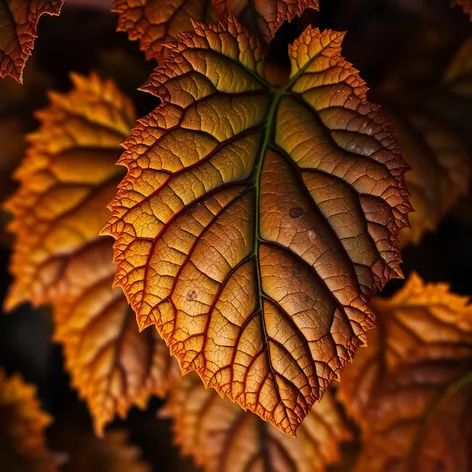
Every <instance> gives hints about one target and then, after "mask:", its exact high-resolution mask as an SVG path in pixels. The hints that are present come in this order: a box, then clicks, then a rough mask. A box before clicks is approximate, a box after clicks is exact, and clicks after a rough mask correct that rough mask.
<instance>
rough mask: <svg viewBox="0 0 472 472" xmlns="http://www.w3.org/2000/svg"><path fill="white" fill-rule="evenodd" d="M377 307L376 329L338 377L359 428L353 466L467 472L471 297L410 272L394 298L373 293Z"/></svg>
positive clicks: (379, 471)
mask: <svg viewBox="0 0 472 472" xmlns="http://www.w3.org/2000/svg"><path fill="white" fill-rule="evenodd" d="M374 308H375V312H376V314H377V325H378V329H377V330H373V331H371V332H370V333H369V336H368V340H369V347H368V348H366V349H362V350H360V351H359V353H358V354H357V356H356V358H355V362H353V364H352V365H349V366H348V367H347V368H346V369H345V371H344V373H343V375H342V380H341V382H340V399H341V400H342V401H343V403H344V404H345V406H346V408H347V411H348V413H349V414H350V415H351V416H352V417H353V418H354V419H355V420H356V421H357V422H358V424H360V427H361V431H362V446H363V448H362V452H361V455H360V458H359V462H358V464H357V467H356V468H355V470H356V471H358V472H361V471H365V470H368V471H372V472H384V471H385V470H394V471H396V472H412V471H421V472H433V471H437V470H443V471H445V472H454V471H458V470H464V471H465V470H468V469H469V468H470V440H471V438H472V429H471V426H472V425H471V422H470V418H471V413H472V401H471V399H472V374H471V373H472V370H471V368H472V305H470V300H469V298H468V297H464V296H459V295H456V294H454V293H452V292H451V291H450V289H449V286H448V285H447V284H444V283H435V284H433V283H430V284H427V283H425V282H423V280H422V279H421V278H420V277H419V276H418V275H416V274H412V275H411V276H410V278H409V279H408V281H407V283H406V284H405V285H404V287H403V288H402V289H401V290H399V291H398V292H397V293H396V294H395V295H393V297H392V298H390V299H380V298H376V299H375V302H374ZM389 468H390V469H389Z"/></svg>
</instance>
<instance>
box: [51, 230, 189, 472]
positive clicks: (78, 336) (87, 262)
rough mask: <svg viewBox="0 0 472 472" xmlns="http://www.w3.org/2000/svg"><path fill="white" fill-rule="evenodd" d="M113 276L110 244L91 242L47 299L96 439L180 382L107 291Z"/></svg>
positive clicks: (149, 334) (154, 340)
mask: <svg viewBox="0 0 472 472" xmlns="http://www.w3.org/2000/svg"><path fill="white" fill-rule="evenodd" d="M114 273H115V266H114V264H113V261H112V247H111V244H110V241H109V240H108V238H106V239H103V240H102V241H97V242H94V243H92V244H90V245H88V246H85V247H84V248H82V249H81V250H80V252H79V253H78V254H76V255H75V256H73V257H71V258H70V260H69V261H68V263H67V267H66V269H65V270H64V271H63V273H62V275H61V282H60V284H59V287H58V289H59V293H58V295H57V296H56V297H55V298H54V300H53V306H54V308H55V318H54V321H55V326H56V329H55V335H54V338H55V340H56V341H59V342H61V343H62V344H63V346H64V354H65V362H66V367H67V369H68V371H69V372H70V374H71V378H72V383H73V385H74V387H76V388H77V390H78V391H79V393H80V395H81V396H82V397H83V398H85V399H86V400H87V402H88V406H89V409H90V412H91V414H92V417H93V418H94V426H95V430H96V432H97V434H99V435H100V434H101V433H102V431H103V428H104V426H105V424H106V423H108V422H109V421H110V420H112V419H113V417H114V416H115V415H116V414H118V415H120V416H121V417H125V416H126V414H127V412H128V409H129V408H130V406H131V405H135V406H138V407H140V408H145V407H146V405H147V402H148V399H149V396H150V395H151V394H154V395H165V394H166V393H167V389H168V388H169V386H170V385H172V384H173V383H174V382H176V381H177V380H178V379H180V371H179V368H178V364H177V362H175V360H173V359H172V358H171V357H170V355H169V350H168V348H167V346H166V345H165V344H164V343H163V342H162V340H161V339H160V337H159V335H158V334H157V331H156V330H147V331H145V332H144V333H139V331H138V327H137V325H136V318H135V315H134V313H133V312H132V311H131V309H130V308H129V306H128V303H127V302H126V298H125V297H124V296H123V293H122V292H121V290H116V289H115V290H113V289H112V288H111V287H112V282H113V276H114ZM84 470H85V469H84ZM97 470H98V469H97Z"/></svg>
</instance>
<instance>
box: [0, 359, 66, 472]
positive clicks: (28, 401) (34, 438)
mask: <svg viewBox="0 0 472 472" xmlns="http://www.w3.org/2000/svg"><path fill="white" fill-rule="evenodd" d="M0 412H1V422H0V425H1V433H0V434H1V438H2V441H1V446H0V448H1V449H0V450H1V454H0V469H1V470H3V471H13V470H15V471H16V470H18V471H20V470H21V471H23V472H27V471H31V472H33V471H34V472H53V471H56V470H58V469H57V464H58V462H57V457H56V455H54V454H52V453H51V452H50V451H49V450H48V448H47V445H46V439H45V435H44V431H45V429H46V428H47V427H48V426H49V424H50V423H51V421H52V418H51V417H50V416H49V415H48V414H47V413H45V412H44V411H42V410H41V407H40V405H39V402H38V400H37V398H36V387H34V386H33V385H29V384H25V383H24V381H23V379H22V378H21V376H20V375H18V374H14V375H12V376H11V377H10V378H7V376H6V374H5V372H4V371H3V369H1V368H0Z"/></svg>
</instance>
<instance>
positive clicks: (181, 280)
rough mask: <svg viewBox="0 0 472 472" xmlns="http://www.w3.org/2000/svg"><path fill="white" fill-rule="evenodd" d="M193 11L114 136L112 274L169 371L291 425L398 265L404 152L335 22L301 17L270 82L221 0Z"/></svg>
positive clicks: (248, 37)
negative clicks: (119, 139) (146, 108)
mask: <svg viewBox="0 0 472 472" xmlns="http://www.w3.org/2000/svg"><path fill="white" fill-rule="evenodd" d="M194 28H195V30H194V32H191V33H184V34H182V35H181V36H180V41H179V42H177V43H171V44H170V45H169V52H168V53H167V56H166V59H165V60H164V62H163V63H162V64H161V65H160V66H159V67H158V68H157V69H156V70H155V72H154V73H153V75H152V76H151V78H150V80H149V82H148V84H147V85H146V86H145V90H147V91H148V92H150V93H153V94H154V95H157V96H158V97H160V98H161V100H162V102H163V103H162V105H161V106H159V107H158V108H156V110H154V111H153V112H152V113H150V114H149V115H148V116H146V117H145V118H143V119H141V120H139V125H138V126H137V127H136V128H134V130H133V131H132V134H131V136H130V137H129V138H128V139H127V140H126V141H125V143H124V146H125V148H126V151H125V152H124V154H123V155H122V157H121V158H120V161H119V163H120V164H122V165H124V166H126V167H127V169H128V174H127V176H126V177H125V178H124V179H123V181H122V182H121V184H120V185H119V190H118V194H117V196H116V197H115V199H114V200H113V201H112V203H111V205H110V208H111V210H112V214H111V216H110V219H109V221H108V223H107V224H106V226H105V229H104V233H108V234H111V235H113V236H114V237H115V238H116V243H115V246H114V257H115V260H116V262H117V264H118V267H117V274H116V278H115V282H116V284H118V285H121V286H122V287H123V289H124V291H125V293H126V295H127V297H128V300H129V302H130V303H131V305H132V307H133V309H134V310H135V311H136V313H137V317H138V322H139V325H140V328H141V329H143V328H145V327H147V326H149V325H155V326H156V327H157V328H158V330H159V332H160V333H161V335H162V336H163V337H164V339H165V340H166V342H167V343H168V345H169V346H170V348H171V350H172V352H173V354H174V355H175V356H176V357H177V358H178V359H179V361H180V366H181V368H182V370H183V371H184V372H189V371H191V370H195V371H197V372H198V373H199V375H200V376H201V377H202V379H203V380H204V383H205V385H206V386H208V387H213V388H215V389H217V390H218V391H219V392H220V393H222V394H225V395H227V396H228V397H230V398H231V399H232V400H234V401H236V402H238V403H239V404H241V405H242V406H243V407H244V408H247V409H249V410H251V411H253V412H255V413H257V414H258V415H259V416H261V417H262V418H263V419H265V420H269V421H271V422H272V423H273V424H274V425H276V426H277V427H278V428H279V429H280V430H282V431H284V432H285V433H287V434H289V435H294V434H295V430H296V428H297V426H298V425H299V424H300V423H301V422H302V420H303V418H304V417H305V416H306V415H307V414H308V412H309V410H310V407H311V406H312V404H313V403H314V402H315V401H317V400H319V399H320V398H321V396H322V394H323V392H324V391H325V390H326V388H327V386H328V385H329V383H330V382H331V380H332V379H334V378H337V377H338V375H339V372H340V371H341V370H342V368H343V366H344V365H345V364H346V362H347V361H349V360H350V359H351V358H352V356H353V355H354V352H355V351H356V349H357V347H358V345H359V344H361V343H362V342H363V341H364V340H365V333H366V331H367V330H368V329H370V328H371V327H372V325H373V314H372V311H371V309H370V306H369V299H370V297H371V295H372V294H373V293H374V292H376V291H378V290H380V289H381V288H382V287H383V286H384V284H385V283H386V281H387V280H389V279H390V278H392V277H398V276H399V275H401V271H400V269H399V263H400V256H399V251H398V237H397V235H398V232H399V231H400V229H401V228H403V227H404V226H405V225H407V222H408V220H407V213H408V212H409V211H410V206H409V203H408V198H407V191H406V189H405V182H404V175H403V174H404V172H405V170H406V165H405V163H404V161H403V160H402V158H401V157H400V152H399V149H398V147H397V144H396V142H395V140H394V138H393V136H392V134H391V133H390V130H389V128H388V125H387V123H386V121H385V120H384V119H383V118H382V116H381V114H380V112H379V108H378V107H377V106H375V105H372V104H370V103H369V102H367V100H366V96H365V93H366V90H367V89H366V87H365V85H364V82H363V81H362V80H361V79H360V78H359V76H358V72H357V71H356V70H355V69H354V68H353V67H352V66H351V65H350V64H349V63H347V62H346V61H345V60H344V59H343V58H342V56H341V41H342V38H343V34H341V33H336V32H333V31H330V30H326V31H324V32H320V31H319V30H318V29H313V28H308V29H307V30H306V31H305V32H304V33H303V34H302V36H301V37H300V38H299V39H298V40H296V41H295V42H294V43H293V45H292V46H290V47H289V56H290V61H291V75H290V79H289V81H288V83H287V84H286V85H285V86H283V87H281V88H273V87H272V86H270V85H269V84H268V83H267V81H266V79H265V78H264V72H263V51H262V47H261V46H260V44H259V42H258V41H257V39H256V38H255V36H253V35H252V34H251V33H249V32H248V31H247V30H246V29H245V28H244V27H243V26H241V25H240V24H239V22H238V21H237V20H236V19H235V18H234V17H232V18H230V19H229V20H228V21H227V22H220V23H210V24H208V25H204V24H201V23H196V24H195V26H194Z"/></svg>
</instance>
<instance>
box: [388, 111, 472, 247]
mask: <svg viewBox="0 0 472 472" xmlns="http://www.w3.org/2000/svg"><path fill="white" fill-rule="evenodd" d="M389 118H390V121H391V123H392V126H393V128H394V130H395V131H396V133H397V138H398V141H399V143H400V146H401V147H402V148H403V149H404V154H403V156H404V158H405V161H406V162H407V163H408V164H409V165H410V167H411V171H410V172H408V173H407V174H406V184H407V188H408V190H409V192H410V195H411V196H410V201H411V204H412V206H413V208H414V209H415V211H414V213H412V214H411V215H410V225H411V226H410V228H405V229H404V230H403V231H402V232H401V234H400V242H401V245H402V246H403V247H404V246H407V245H408V244H411V243H413V244H417V243H418V242H419V241H420V239H421V238H422V236H423V235H424V233H425V232H427V231H434V230H435V229H436V228H437V227H438V225H439V223H440V222H441V220H442V219H443V218H444V216H446V215H447V214H448V213H449V211H450V210H451V209H452V207H453V206H454V205H455V204H456V203H457V201H458V200H459V198H460V197H462V196H464V195H465V194H467V192H468V189H469V178H470V155H469V153H468V151H467V149H466V147H465V146H464V144H463V143H462V140H461V139H460V137H459V136H458V134H457V133H456V132H455V130H454V129H450V125H448V124H447V123H445V122H443V121H442V120H440V119H437V118H434V117H432V116H428V115H427V114H424V113H419V112H417V113H410V114H407V113H401V114H400V113H392V112H390V113H389Z"/></svg>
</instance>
